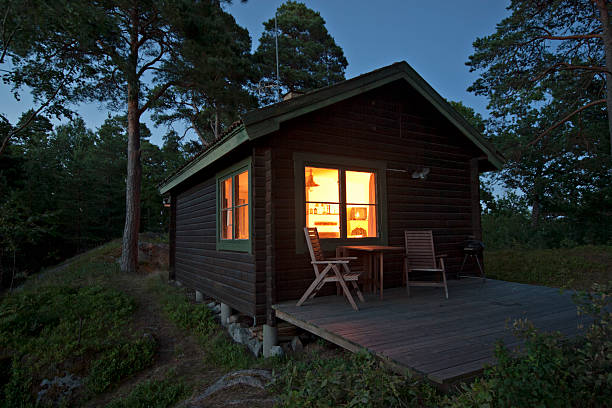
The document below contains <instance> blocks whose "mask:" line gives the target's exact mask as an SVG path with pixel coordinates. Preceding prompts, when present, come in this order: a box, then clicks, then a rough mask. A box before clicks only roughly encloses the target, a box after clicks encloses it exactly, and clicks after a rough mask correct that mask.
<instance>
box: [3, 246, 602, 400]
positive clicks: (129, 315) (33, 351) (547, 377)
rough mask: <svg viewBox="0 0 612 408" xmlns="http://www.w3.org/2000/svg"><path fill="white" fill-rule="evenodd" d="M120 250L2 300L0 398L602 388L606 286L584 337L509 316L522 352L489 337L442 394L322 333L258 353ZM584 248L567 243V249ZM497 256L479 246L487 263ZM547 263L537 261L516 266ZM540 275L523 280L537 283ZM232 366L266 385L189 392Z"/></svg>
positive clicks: (585, 301) (536, 394)
mask: <svg viewBox="0 0 612 408" xmlns="http://www.w3.org/2000/svg"><path fill="white" fill-rule="evenodd" d="M600 250H603V255H602V252H600ZM119 251H120V245H119V242H118V241H113V242H111V243H109V244H107V245H104V246H102V247H99V248H97V249H94V250H92V251H90V252H88V253H86V254H83V255H81V256H79V257H75V258H73V259H72V260H70V261H68V262H65V263H63V264H61V265H60V266H58V267H56V268H54V269H51V270H47V271H45V272H43V273H42V274H40V275H38V276H37V277H36V276H35V277H31V278H30V279H29V280H28V281H26V283H25V284H24V285H23V286H22V287H20V288H18V289H17V290H15V291H14V292H12V293H5V294H3V295H2V298H1V299H0V392H1V395H0V407H44V406H58V405H60V406H91V407H94V406H95V407H98V406H106V407H110V408H119V407H171V406H177V405H181V406H182V405H185V404H187V405H189V406H207V407H208V406H211V407H223V406H228V404H230V403H231V405H232V406H237V407H249V408H255V407H271V406H273V405H275V406H280V407H300V406H304V407H324V406H347V407H348V406H350V407H441V406H442V407H479V406H483V405H488V406H490V407H505V406H510V405H512V404H513V403H512V401H521V404H523V405H521V406H533V405H534V404H535V403H536V402H537V403H539V402H541V401H548V402H549V403H550V404H552V405H548V406H584V407H596V406H602V401H607V400H609V398H610V397H612V395H610V390H612V387H611V385H612V384H611V380H610V378H609V377H610V376H609V373H610V372H611V359H610V355H609V352H607V351H606V350H610V347H611V344H610V342H611V340H610V339H611V338H612V336H611V333H610V327H611V326H610V324H609V322H610V313H609V299H610V289H609V287H606V286H601V287H599V291H600V292H601V293H602V294H601V295H599V294H597V293H594V294H590V295H584V296H583V297H582V300H580V303H581V304H582V306H581V308H582V309H581V310H582V311H583V313H587V312H588V313H589V314H591V315H593V316H595V318H596V322H597V323H598V324H596V325H594V326H593V327H591V328H590V329H589V331H588V334H587V337H586V338H584V339H580V341H578V342H568V341H567V339H564V338H562V337H560V336H557V335H550V334H542V333H538V332H537V331H536V330H535V329H534V328H532V327H531V326H530V325H529V323H528V322H517V323H515V330H516V333H517V334H518V335H520V336H523V337H524V338H525V339H526V354H525V355H524V357H522V358H514V357H512V356H511V354H510V353H509V351H508V350H506V349H505V348H504V347H503V346H501V345H500V347H499V348H498V350H497V357H498V359H499V361H500V364H499V365H498V366H497V367H492V368H489V369H487V370H486V371H485V374H484V376H483V377H482V378H481V379H478V380H477V381H475V382H473V383H471V384H469V385H468V384H465V385H459V386H458V387H457V389H456V390H455V391H453V392H452V393H450V394H442V393H440V392H439V391H437V390H436V389H434V388H433V387H432V386H431V385H429V384H427V383H426V382H424V381H423V380H420V379H418V378H416V377H411V376H402V375H398V374H394V373H392V372H391V371H389V369H388V368H387V367H386V366H385V365H384V364H383V363H382V362H380V361H379V360H377V359H375V358H374V357H373V356H371V355H370V354H368V353H367V352H365V351H364V352H362V353H357V354H350V353H347V352H344V351H343V350H340V349H338V348H336V347H334V346H333V345H330V344H329V343H326V342H324V341H322V340H319V341H317V342H315V343H311V344H310V345H308V347H307V348H306V350H305V351H304V352H302V353H300V354H291V355H289V356H286V357H283V358H274V359H268V360H264V359H262V358H258V359H257V358H255V357H253V356H252V355H251V354H249V353H248V352H247V350H246V349H245V348H244V347H243V346H240V345H237V344H236V343H233V342H232V341H231V340H230V338H229V336H228V335H227V333H226V332H225V330H223V329H222V328H221V327H220V326H219V325H218V323H217V322H216V321H215V320H214V318H213V314H212V313H211V311H210V309H209V308H208V307H207V306H206V305H205V304H201V303H195V302H194V301H193V293H192V292H191V291H189V290H188V289H185V288H177V287H174V286H171V285H169V284H167V282H166V276H167V275H166V274H167V272H166V271H163V270H160V269H156V268H152V267H151V265H154V262H153V263H151V264H146V263H145V264H142V265H141V267H142V268H141V270H142V271H143V272H142V273H141V274H138V275H136V274H131V275H128V274H123V273H120V272H119V270H118V264H117V262H116V261H117V258H118V256H119ZM592 251H593V252H592V253H591V257H590V259H592V260H593V262H594V264H597V262H595V261H594V260H596V259H599V261H600V262H608V259H609V258H606V256H609V253H608V252H607V249H605V248H604V249H602V248H599V249H596V248H592ZM572 253H573V252H571V251H569V252H567V254H572ZM584 253H585V252H584V251H580V250H578V249H577V250H576V253H575V254H574V255H575V256H576V257H580V256H582V255H580V254H584ZM495 254H496V252H494V251H490V252H488V254H487V265H488V267H489V269H490V270H491V269H493V267H492V266H491V262H495V260H494V259H492V257H493V256H494V255H495ZM559 254H566V253H565V252H558V253H557V257H559ZM596 254H599V255H596ZM503 256H506V257H508V259H512V256H511V254H509V253H505V252H500V259H499V260H498V261H497V262H499V265H500V267H499V268H498V269H497V270H498V271H499V272H500V273H507V272H505V271H513V270H514V267H513V266H512V265H510V264H508V263H509V261H508V259H506V260H504V258H503ZM526 256H527V257H528V258H529V257H536V258H538V259H540V258H542V255H540V254H530V253H529V252H528V253H526ZM598 256H603V258H598ZM550 257H551V258H554V257H555V256H554V254H550ZM572 259H573V258H572ZM522 262H523V263H524V262H525V261H522ZM551 262H552V261H551ZM551 262H546V261H545V259H543V258H542V263H532V264H530V265H531V266H530V267H526V269H524V270H531V269H530V268H535V270H538V269H541V268H542V267H543V266H542V265H546V266H547V265H551ZM576 262H577V261H572V260H567V261H566V263H563V262H561V261H559V260H558V261H557V263H556V264H554V265H556V266H552V268H559V267H560V266H559V265H570V266H572V265H573V266H575V267H577V268H579V266H580V265H579V264H578V263H576ZM506 264H508V265H506ZM520 264H521V261H519V263H518V264H517V265H520ZM501 265H506V268H505V269H504V268H502V267H501ZM608 265H609V263H608ZM568 268H569V267H568ZM589 268H590V267H589ZM569 269H571V268H569ZM521 270H523V269H521ZM578 270H579V269H578ZM591 270H592V271H595V272H597V271H600V269H598V267H595V266H593V267H592V268H591V269H588V271H591ZM595 272H593V273H590V274H589V275H588V276H591V277H593V276H596V274H595ZM547 273H548V272H545V273H540V272H538V273H533V274H531V275H529V274H526V275H525V276H527V278H529V279H533V280H537V279H541V278H542V277H547V276H549V275H547ZM571 276H575V277H577V276H579V274H578V273H577V272H576V273H573V275H571ZM523 278H524V276H523V277H521V279H523ZM550 282H552V281H550ZM535 283H546V282H543V281H542V279H541V280H540V281H537V282H535ZM552 283H554V282H552ZM559 286H561V285H559ZM241 369H263V370H270V371H272V374H273V375H272V378H273V380H272V381H271V383H270V384H269V385H268V387H267V388H266V389H256V388H252V387H248V386H244V385H238V386H234V387H229V388H228V389H224V390H223V392H218V393H216V394H214V395H213V396H212V397H207V399H205V400H198V398H199V396H201V395H203V392H204V391H205V390H207V388H208V387H209V386H211V385H212V384H215V383H216V382H217V381H218V380H219V379H220V378H222V377H223V376H224V375H225V374H227V373H229V372H235V370H241ZM525 378H530V379H531V380H530V381H529V382H525V381H524V379H525ZM194 401H199V402H198V403H195V402H194ZM190 404H191V405H190ZM202 404H204V405H202Z"/></svg>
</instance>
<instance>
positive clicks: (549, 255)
mask: <svg viewBox="0 0 612 408" xmlns="http://www.w3.org/2000/svg"><path fill="white" fill-rule="evenodd" d="M484 257H485V259H484V261H485V266H486V270H487V276H489V277H490V278H493V279H501V280H506V281H511V282H519V283H528V284H532V285H544V286H552V287H558V288H569V289H580V290H584V289H588V288H590V287H591V285H592V284H593V283H597V282H599V283H601V282H607V281H608V280H610V279H612V268H611V265H612V247H610V246H579V247H574V248H559V249H535V250H534V249H504V250H496V251H494V250H487V251H485V254H484Z"/></svg>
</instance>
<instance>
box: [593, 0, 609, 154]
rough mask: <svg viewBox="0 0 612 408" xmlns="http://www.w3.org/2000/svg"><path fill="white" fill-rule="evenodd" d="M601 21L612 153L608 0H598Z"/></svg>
mask: <svg viewBox="0 0 612 408" xmlns="http://www.w3.org/2000/svg"><path fill="white" fill-rule="evenodd" d="M595 4H596V6H597V9H598V10H599V21H600V22H601V30H602V31H601V38H602V40H603V43H604V54H605V56H606V71H607V72H606V107H607V109H608V132H609V136H610V155H612V27H610V14H609V12H608V1H607V0H596V2H595Z"/></svg>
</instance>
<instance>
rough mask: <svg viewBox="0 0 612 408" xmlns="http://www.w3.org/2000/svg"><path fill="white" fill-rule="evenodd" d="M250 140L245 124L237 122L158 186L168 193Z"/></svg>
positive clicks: (164, 192) (160, 189)
mask: <svg viewBox="0 0 612 408" xmlns="http://www.w3.org/2000/svg"><path fill="white" fill-rule="evenodd" d="M248 140H249V136H248V134H247V132H246V129H245V127H244V125H243V124H241V123H239V124H235V127H233V129H231V130H229V131H228V132H227V134H225V135H224V136H223V137H221V138H219V139H218V140H217V141H216V142H215V143H214V144H212V145H211V146H209V147H208V148H207V149H206V150H203V151H202V152H201V153H199V154H198V155H196V156H195V157H193V158H192V159H191V160H190V161H188V162H187V163H186V164H185V165H184V166H183V167H181V168H179V169H178V170H177V171H176V172H175V173H174V174H172V175H171V176H170V177H168V178H167V179H166V180H164V181H163V182H161V183H160V184H159V186H158V189H159V192H160V194H166V193H167V192H169V191H170V190H171V189H173V188H174V187H176V186H177V185H179V184H180V183H182V182H183V181H185V180H186V179H188V178H189V177H191V176H193V175H194V174H195V173H197V172H198V171H200V170H202V169H203V168H205V167H207V166H209V165H210V164H212V163H213V162H215V161H216V160H218V159H220V158H221V157H223V156H225V155H226V154H227V153H229V152H230V151H232V150H234V149H235V148H236V147H238V146H240V145H241V144H243V143H244V142H246V141H248Z"/></svg>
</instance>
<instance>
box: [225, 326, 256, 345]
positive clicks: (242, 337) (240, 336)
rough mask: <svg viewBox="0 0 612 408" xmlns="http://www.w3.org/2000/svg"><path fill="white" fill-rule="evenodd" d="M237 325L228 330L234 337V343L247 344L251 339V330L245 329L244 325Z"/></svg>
mask: <svg viewBox="0 0 612 408" xmlns="http://www.w3.org/2000/svg"><path fill="white" fill-rule="evenodd" d="M237 326H238V327H237V328H235V329H234V330H232V331H230V335H231V336H232V339H234V341H235V342H236V343H240V344H248V343H249V341H250V340H251V331H250V330H249V329H245V328H244V327H240V325H237Z"/></svg>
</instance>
